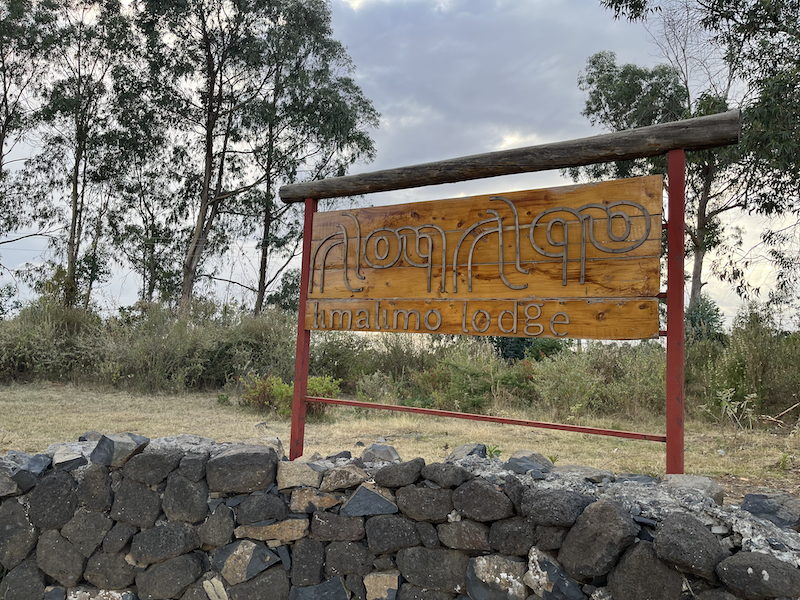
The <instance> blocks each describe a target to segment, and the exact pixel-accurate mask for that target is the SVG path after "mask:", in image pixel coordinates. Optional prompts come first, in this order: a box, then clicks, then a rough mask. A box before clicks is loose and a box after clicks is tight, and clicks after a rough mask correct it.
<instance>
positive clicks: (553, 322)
mask: <svg viewBox="0 0 800 600" xmlns="http://www.w3.org/2000/svg"><path fill="white" fill-rule="evenodd" d="M559 316H561V317H564V319H566V320H565V321H556V317H559ZM556 325H569V315H568V314H567V313H565V312H557V313H556V314H554V315H553V316H552V317H550V333H552V334H553V335H554V336H556V337H564V336H565V335H567V332H566V331H564V332H563V333H559V332H557V331H556V328H555V326H556Z"/></svg>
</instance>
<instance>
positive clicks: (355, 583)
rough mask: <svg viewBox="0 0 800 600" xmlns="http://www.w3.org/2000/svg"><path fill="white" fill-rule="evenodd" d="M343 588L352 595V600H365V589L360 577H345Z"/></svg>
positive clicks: (351, 575) (353, 575) (362, 579)
mask: <svg viewBox="0 0 800 600" xmlns="http://www.w3.org/2000/svg"><path fill="white" fill-rule="evenodd" d="M344 587H346V588H347V589H348V590H350V592H351V593H352V594H353V596H352V600H367V588H366V587H365V586H364V578H363V577H361V575H355V574H353V573H351V574H350V575H345V578H344Z"/></svg>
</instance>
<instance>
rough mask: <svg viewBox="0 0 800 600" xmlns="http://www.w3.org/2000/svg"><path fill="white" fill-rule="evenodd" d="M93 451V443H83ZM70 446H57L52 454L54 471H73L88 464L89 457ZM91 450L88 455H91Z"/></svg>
mask: <svg viewBox="0 0 800 600" xmlns="http://www.w3.org/2000/svg"><path fill="white" fill-rule="evenodd" d="M84 443H85V444H89V445H90V447H91V450H94V446H95V445H96V444H95V442H84ZM70 446H71V444H58V447H57V448H54V452H53V459H52V460H53V468H54V469H55V470H56V471H74V470H75V469H77V468H78V467H82V466H83V465H87V464H89V457H88V456H87V454H86V453H84V452H82V451H81V450H79V449H77V448H74V447H70ZM48 450H49V448H48ZM91 450H89V451H88V454H91Z"/></svg>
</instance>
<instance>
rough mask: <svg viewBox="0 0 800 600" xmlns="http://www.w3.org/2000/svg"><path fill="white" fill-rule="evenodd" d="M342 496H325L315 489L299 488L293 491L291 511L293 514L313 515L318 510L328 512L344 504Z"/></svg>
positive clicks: (290, 504)
mask: <svg viewBox="0 0 800 600" xmlns="http://www.w3.org/2000/svg"><path fill="white" fill-rule="evenodd" d="M344 500H345V496H343V495H342V494H323V493H322V492H319V491H318V490H315V489H313V488H298V489H296V490H292V496H291V500H290V501H289V510H291V511H292V512H293V513H303V512H304V513H313V512H316V511H318V510H328V509H331V508H333V507H334V506H336V505H337V504H341V503H342V502H344Z"/></svg>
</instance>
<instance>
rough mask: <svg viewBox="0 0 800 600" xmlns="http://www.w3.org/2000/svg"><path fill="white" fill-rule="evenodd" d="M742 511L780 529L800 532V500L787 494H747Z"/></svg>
mask: <svg viewBox="0 0 800 600" xmlns="http://www.w3.org/2000/svg"><path fill="white" fill-rule="evenodd" d="M742 510H746V511H747V512H749V513H750V514H751V515H753V516H755V517H759V518H761V519H766V520H767V521H772V522H773V523H775V525H777V526H778V527H788V528H789V529H794V530H795V531H800V498H797V497H795V496H793V495H792V494H789V493H787V492H778V493H775V494H747V495H745V497H744V500H743V501H742Z"/></svg>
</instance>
